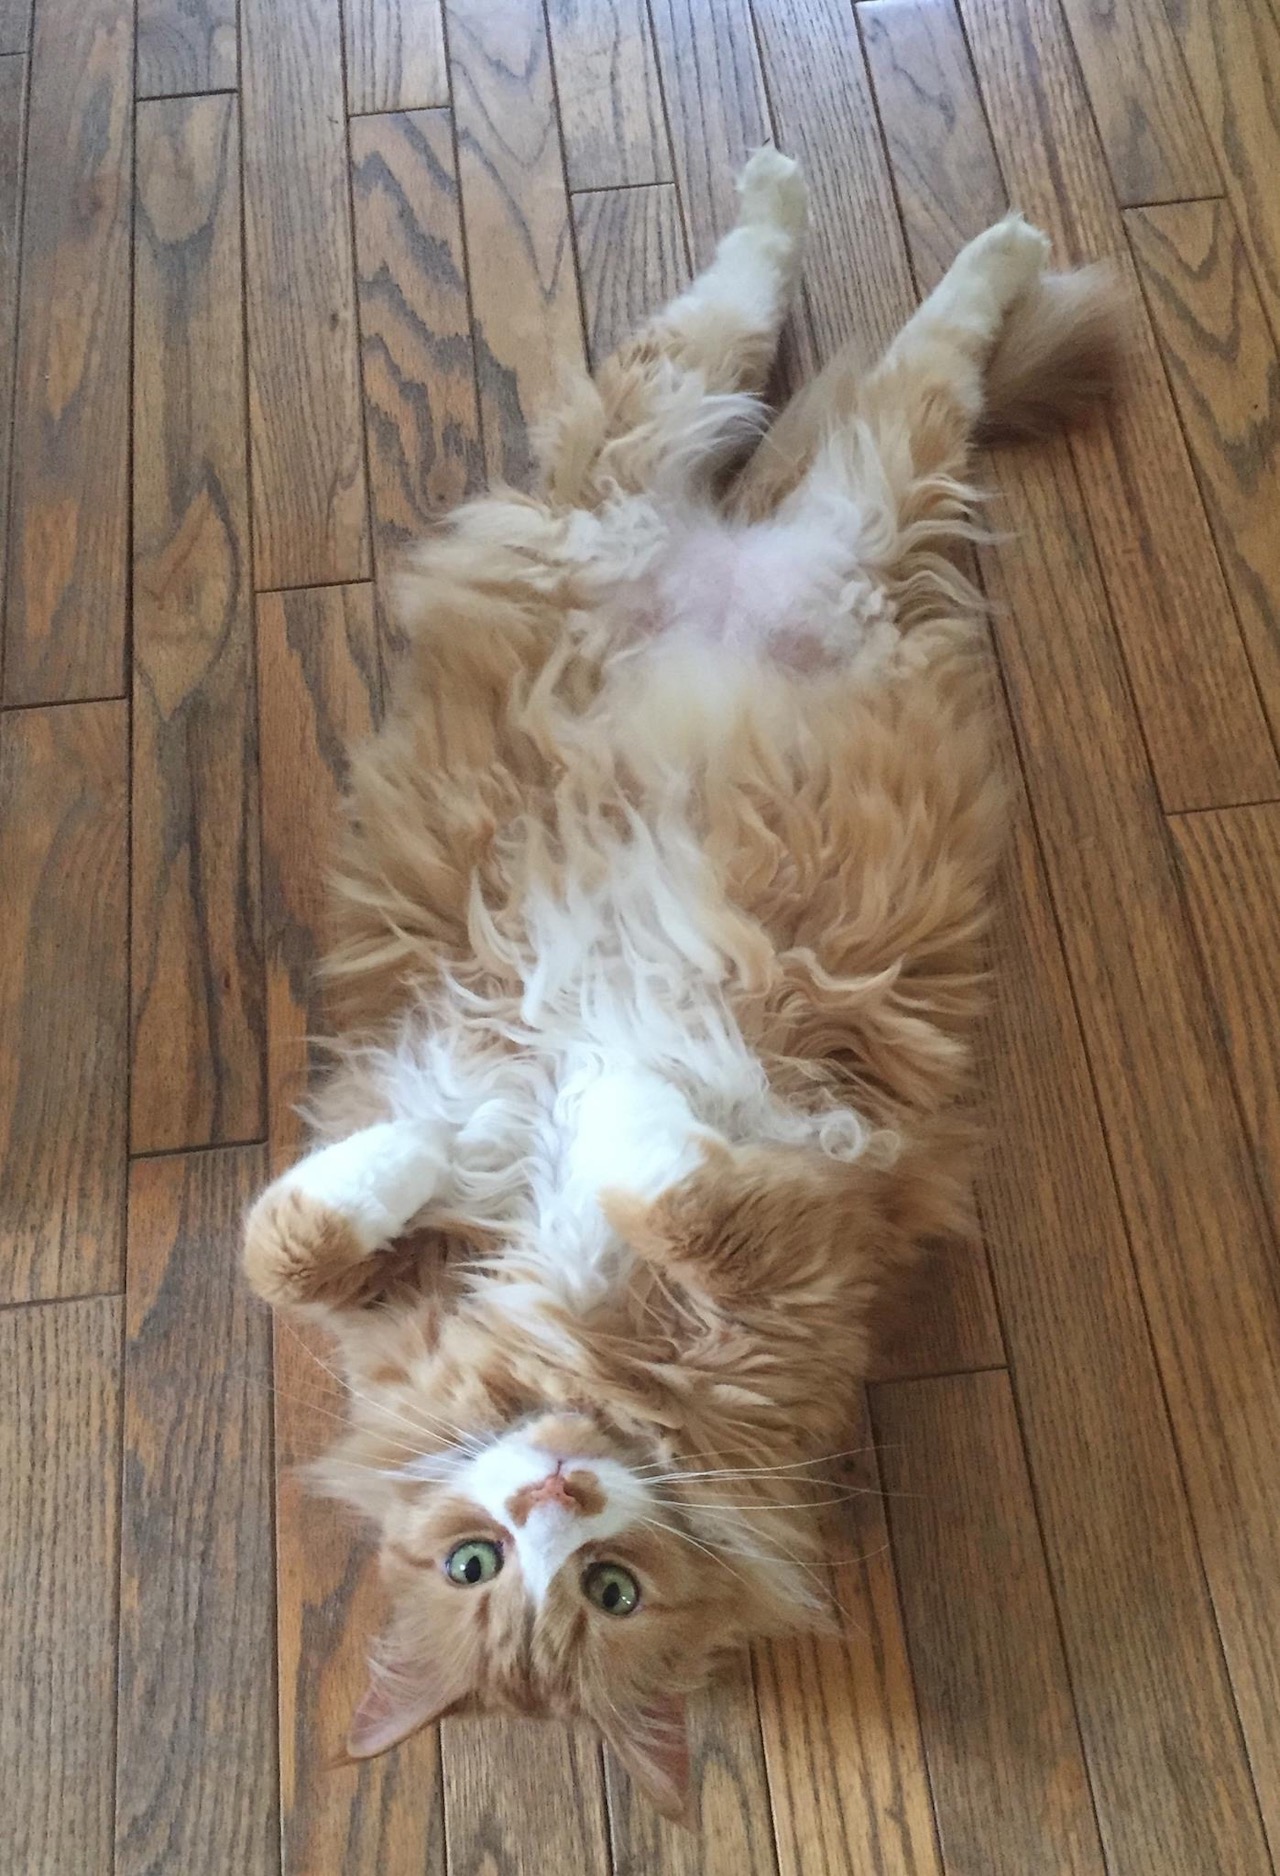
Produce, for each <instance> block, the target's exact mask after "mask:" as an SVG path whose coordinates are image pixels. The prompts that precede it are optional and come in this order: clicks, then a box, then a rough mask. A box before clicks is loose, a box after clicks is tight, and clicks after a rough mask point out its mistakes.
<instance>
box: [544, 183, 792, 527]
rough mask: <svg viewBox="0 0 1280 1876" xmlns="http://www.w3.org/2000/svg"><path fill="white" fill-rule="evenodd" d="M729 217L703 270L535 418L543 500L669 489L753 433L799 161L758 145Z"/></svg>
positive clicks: (773, 339) (775, 326)
mask: <svg viewBox="0 0 1280 1876" xmlns="http://www.w3.org/2000/svg"><path fill="white" fill-rule="evenodd" d="M738 189H739V194H740V197H741V209H740V212H739V216H738V221H737V225H736V226H735V227H734V228H733V229H731V230H730V232H729V233H728V234H727V235H726V236H725V237H724V239H723V240H722V241H721V243H720V245H719V247H718V248H717V249H716V253H715V257H714V259H713V260H712V262H711V265H710V266H709V267H708V268H707V269H706V271H705V272H703V273H701V274H699V275H698V277H697V279H696V280H694V282H693V284H692V285H691V286H690V287H689V288H688V289H687V291H685V292H684V293H682V294H681V295H680V296H679V298H678V299H676V300H674V301H672V303H671V304H670V305H669V306H668V307H666V308H665V310H664V311H662V312H660V313H658V314H657V315H656V316H655V317H654V318H653V319H651V320H650V321H649V322H648V324H647V325H645V326H644V327H643V328H642V329H641V330H640V332H639V333H637V334H636V336H635V337H634V338H632V339H629V340H627V341H626V343H625V344H624V345H622V346H621V347H620V348H619V350H618V351H617V352H615V353H614V354H613V356H612V357H611V358H609V359H607V360H606V361H605V363H604V364H603V365H602V366H601V367H600V370H599V371H598V373H597V375H596V379H595V382H594V383H593V384H592V383H587V382H584V383H583V384H582V385H581V386H579V387H578V389H577V390H576V391H575V392H574V393H573V394H572V395H571V396H570V397H568V398H567V399H566V400H565V402H564V403H563V405H562V406H561V407H560V409H559V410H557V411H556V412H555V413H554V415H553V416H552V418H551V419H550V421H549V422H548V423H547V424H546V425H545V426H544V431H543V442H542V457H543V462H544V466H545V472H546V482H547V491H548V493H549V494H550V495H551V497H552V498H553V500H555V501H557V502H560V503H564V504H566V505H572V506H576V507H595V506H596V505H597V504H598V503H599V502H600V501H601V500H603V499H604V498H605V496H606V495H608V494H609V493H611V492H613V491H615V490H619V489H620V490H622V491H623V492H631V491H636V490H642V489H653V488H663V489H670V490H672V491H673V492H678V491H679V490H680V489H681V488H682V487H687V486H688V485H690V484H693V483H697V482H698V481H701V480H705V479H706V478H707V477H708V476H709V475H710V474H711V473H712V472H713V471H714V470H715V469H716V468H717V467H718V466H719V465H720V464H721V463H723V462H724V460H725V459H726V457H727V456H728V455H730V454H732V453H733V451H734V450H735V449H736V448H738V447H740V446H742V445H744V444H745V443H746V442H748V441H749V440H750V438H751V437H752V436H753V434H754V433H755V430H756V427H757V423H758V416H757V406H756V404H755V399H756V398H758V396H759V394H760V393H761V391H763V389H764V385H765V381H766V379H767V377H768V375H769V370H770V367H771V365H772V362H773V356H774V352H775V350H776V348H777V343H778V335H779V333H780V332H781V329H782V322H783V320H784V318H785V316H786V312H787V307H788V304H789V302H790V299H791V295H792V292H793V289H794V287H795V284H796V281H797V278H798V276H799V271H800V262H801V257H802V252H803V247H804V235H805V229H806V225H807V219H808V208H807V192H806V189H805V183H804V178H803V176H802V174H801V172H800V169H799V167H798V166H797V165H796V163H794V162H793V161H792V159H791V158H790V157H787V156H783V155H781V154H780V152H779V151H777V150H775V149H773V148H771V147H768V146H766V147H765V148H764V149H761V150H757V151H756V153H755V155H754V156H753V157H752V158H751V160H750V161H749V162H748V164H747V165H746V168H745V169H744V170H743V172H742V175H741V177H740V179H739V183H738Z"/></svg>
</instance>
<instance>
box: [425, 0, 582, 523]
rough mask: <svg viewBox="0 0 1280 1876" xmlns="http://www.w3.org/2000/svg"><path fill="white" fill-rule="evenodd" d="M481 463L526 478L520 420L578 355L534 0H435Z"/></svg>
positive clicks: (562, 202)
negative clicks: (463, 245)
mask: <svg viewBox="0 0 1280 1876" xmlns="http://www.w3.org/2000/svg"><path fill="white" fill-rule="evenodd" d="M445 17H446V21H447V26H448V36H449V58H450V70H451V74H452V79H453V101H454V113H455V117H456V123H457V133H458V172H459V181H460V183H461V187H462V209H463V220H464V223H465V227H466V235H467V258H468V265H469V269H470V276H471V308H472V315H473V321H474V340H475V347H476V369H477V374H478V380H479V387H480V418H481V425H482V432H483V436H484V453H485V463H486V466H487V468H488V472H489V476H490V478H491V479H493V480H495V481H503V482H509V483H513V484H514V485H516V486H517V487H524V486H527V485H528V483H529V482H530V481H531V480H532V477H533V473H534V462H533V453H532V450H531V447H530V443H529V425H530V420H531V419H532V418H534V417H535V416H536V415H537V414H538V413H539V412H540V411H541V410H542V409H544V408H545V406H546V404H547V401H548V399H549V398H550V397H552V396H553V395H554V394H555V392H556V390H557V388H558V385H559V381H560V379H561V377H562V376H563V374H564V373H565V371H566V370H573V369H577V368H580V367H581V365H582V363H583V360H584V356H585V353H584V348H583V337H582V320H581V315H580V312H579V307H578V292H577V282H576V279H575V277H574V266H573V236H572V229H571V224H570V217H569V201H568V197H567V195H566V193H565V186H564V165H563V160H562V157H561V151H560V133H559V129H558V127H557V124H556V114H555V99H554V94H553V89H552V80H551V59H550V54H549V51H548V47H547V33H546V23H545V19H544V16H543V11H542V6H541V0H466V3H465V4H458V5H451V6H448V7H447V8H446V16H445Z"/></svg>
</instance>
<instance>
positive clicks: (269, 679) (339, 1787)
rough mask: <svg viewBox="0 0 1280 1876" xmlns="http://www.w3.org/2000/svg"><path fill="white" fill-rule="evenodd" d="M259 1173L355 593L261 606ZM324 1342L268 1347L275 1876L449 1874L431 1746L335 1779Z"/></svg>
mask: <svg viewBox="0 0 1280 1876" xmlns="http://www.w3.org/2000/svg"><path fill="white" fill-rule="evenodd" d="M258 670H259V679H260V694H261V703H260V714H261V725H262V814H263V859H264V868H263V877H264V913H265V925H266V938H267V958H268V980H267V981H268V1012H269V1014H268V1024H267V1036H268V1051H269V1064H270V1071H269V1076H268V1085H269V1091H270V1133H271V1169H272V1171H274V1172H279V1171H282V1170H283V1169H284V1167H285V1166H286V1165H288V1164H289V1163H290V1162H291V1161H292V1160H293V1159H295V1158H296V1157H297V1154H298V1152H299V1150H300V1148H301V1146H302V1127H301V1122H300V1120H299V1118H298V1114H297V1110H296V1104H297V1102H298V1101H300V1100H301V1098H302V1096H303V1094H304V1093H305V1091H306V1086H307V1080H308V1041H309V1038H311V1037H315V1036H319V1035H320V1034H322V1033H323V1029H324V1022H323V1012H322V1010H321V1007H320V999H319V996H318V993H317V987H316V980H315V974H314V973H315V965H316V962H317V959H318V956H319V951H320V946H321V942H322V939H321V930H322V926H323V921H324V902H325V889H324V869H325V864H326V859H327V854H328V849H329V843H330V841H331V839H332V836H333V833H334V830H335V828H336V825H337V811H338V794H339V789H340V787H341V784H342V778H343V774H344V771H345V760H346V758H345V751H346V747H347V745H348V744H349V743H351V742H353V741H355V740H357V739H358V738H360V737H361V736H364V735H367V734H368V731H369V729H370V728H371V726H372V724H373V721H374V719H375V717H376V716H377V714H378V698H379V666H378V647H377V636H376V631H375V625H374V608H373V599H372V594H371V591H370V589H369V588H368V587H367V586H354V587H348V588H345V589H342V588H336V587H326V588H323V589H320V590H318V591H315V592H301V593H285V594H279V593H271V594H266V595H264V596H263V597H262V598H261V599H260V600H259V602H258ZM330 1360H331V1355H330V1353H329V1351H328V1348H327V1345H326V1343H325V1340H324V1338H323V1337H321V1336H320V1335H318V1334H316V1335H314V1336H311V1337H309V1338H304V1337H301V1336H299V1335H298V1333H297V1332H296V1331H295V1330H293V1329H291V1328H286V1327H284V1326H283V1325H280V1324H277V1325H276V1336H275V1376H276V1395H275V1434H276V1460H277V1468H278V1474H279V1477H278V1489H277V1500H276V1567H277V1602H278V1609H279V1660H280V1716H281V1717H280V1782H281V1808H282V1813H283V1819H282V1822H283V1830H282V1838H283V1845H284V1858H283V1869H284V1876H314V1872H317V1871H321V1870H323V1871H325V1872H330V1871H331V1872H333V1876H364V1872H365V1871H367V1870H372V1869H376V1870H379V1871H385V1872H386V1876H435V1873H437V1872H440V1871H442V1870H443V1868H444V1852H443V1842H442V1839H441V1836H440V1832H441V1821H440V1819H441V1812H440V1803H439V1793H438V1782H439V1771H438V1748H437V1744H436V1740H435V1736H434V1733H433V1734H431V1735H429V1736H428V1735H425V1734H424V1735H420V1736H419V1737H418V1738H416V1739H414V1740H413V1741H411V1742H410V1743H409V1744H408V1745H406V1746H403V1747H401V1748H400V1750H399V1751H397V1752H395V1753H393V1754H390V1755H389V1756H388V1757H386V1758H384V1759H376V1760H371V1761H369V1762H368V1763H367V1764H365V1765H362V1766H359V1767H356V1766H343V1765H339V1764H337V1763H336V1761H337V1759H338V1758H339V1756H340V1752H341V1748H342V1744H343V1740H344V1737H345V1731H346V1725H347V1721H348V1719H349V1717H350V1714H351V1711H352V1709H353V1708H354V1706H355V1703H356V1701H357V1699H358V1698H359V1694H360V1690H361V1686H362V1684H363V1677H364V1672H365V1664H364V1655H365V1649H366V1647H367V1645H368V1641H369V1637H370V1636H371V1635H372V1633H373V1632H374V1629H375V1627H376V1625H377V1623H378V1622H379V1621H380V1620H381V1615H382V1610H381V1605H380V1600H379V1589H378V1585H377V1581H376V1576H375V1573H374V1572H373V1570H372V1569H371V1568H370V1563H371V1560H370V1558H369V1556H368V1554H367V1551H366V1549H365V1547H364V1546H363V1545H360V1544H358V1543H357V1542H356V1541H355V1533H354V1530H353V1529H352V1528H350V1527H349V1526H348V1525H347V1523H346V1522H345V1521H344V1520H343V1519H341V1518H339V1517H335V1515H334V1511H333V1507H332V1506H331V1505H326V1504H322V1503H321V1502H320V1501H318V1500H317V1499H315V1498H312V1497H310V1496H309V1495H308V1494H307V1493H306V1491H305V1490H304V1488H303V1486H302V1483H301V1481H300V1479H299V1478H298V1477H297V1476H296V1468H297V1467H298V1465H299V1464H300V1463H301V1462H302V1461H304V1460H307V1459H311V1458H314V1457H315V1455H316V1454H317V1453H318V1452H319V1451H320V1450H321V1449H322V1448H323V1447H324V1446H325V1445H326V1444H327V1443H328V1436H329V1434H330V1433H331V1432H332V1431H333V1430H334V1424H335V1423H334V1421H333V1420H332V1418H331V1416H332V1415H333V1414H335V1413H340V1412H341V1407H342V1393H341V1389H340V1387H339V1386H338V1384H337V1382H336V1381H335V1380H334V1379H333V1377H332V1375H331V1374H330V1373H329V1372H328V1371H327V1364H328V1363H329V1362H330Z"/></svg>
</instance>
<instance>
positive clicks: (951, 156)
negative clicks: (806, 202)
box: [858, 0, 1008, 294]
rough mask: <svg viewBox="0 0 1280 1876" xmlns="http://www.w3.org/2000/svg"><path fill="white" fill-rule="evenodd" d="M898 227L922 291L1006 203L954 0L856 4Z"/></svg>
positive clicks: (929, 289) (875, 0)
mask: <svg viewBox="0 0 1280 1876" xmlns="http://www.w3.org/2000/svg"><path fill="white" fill-rule="evenodd" d="M858 20H859V23H860V24H861V27H862V38H863V43H864V45H865V46H866V49H867V63H868V65H869V66H870V69H871V81H872V84H873V85H874V87H875V95H876V100H877V103H878V106H879V116H880V121H881V123H882V124H883V125H884V135H885V144H886V147H887V149H888V152H889V166H890V170H891V172H892V176H893V181H894V186H895V188H896V191H897V199H898V203H899V206H900V208H901V210H902V225H903V228H904V230H905V233H906V237H907V247H908V250H909V252H910V257H911V265H912V269H913V271H914V273H915V277H916V282H917V284H918V286H919V288H920V292H921V293H922V294H925V293H931V292H932V291H933V289H934V288H935V287H936V286H937V284H938V282H939V281H940V280H941V278H942V276H943V274H945V273H946V271H947V269H948V267H950V265H951V263H952V261H953V260H954V259H955V257H956V253H957V251H958V249H959V247H960V246H961V245H962V244H963V242H964V241H965V240H966V239H968V237H969V233H970V231H972V233H973V234H977V233H978V232H979V231H980V230H981V229H983V228H989V227H990V225H991V223H992V222H994V221H999V219H1000V217H1001V216H1002V215H1003V214H1004V212H1005V209H1006V208H1007V207H1008V202H1007V200H1006V198H1005V191H1004V183H1003V181H1002V180H1001V176H1000V166H999V164H998V163H997V162H996V159H995V152H994V151H993V150H992V148H991V137H990V134H989V132H988V130H987V126H986V121H985V119H984V118H983V115H982V105H981V103H980V102H979V99H978V93H977V86H976V84H975V81H974V76H973V67H972V65H971V64H970V61H969V49H968V47H967V46H966V45H965V41H964V32H963V30H962V28H961V25H960V21H959V18H958V17H957V15H956V10H955V6H954V4H953V0H869V3H868V4H863V5H860V6H859V7H858Z"/></svg>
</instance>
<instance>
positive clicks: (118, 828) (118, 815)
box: [0, 702, 129, 1302]
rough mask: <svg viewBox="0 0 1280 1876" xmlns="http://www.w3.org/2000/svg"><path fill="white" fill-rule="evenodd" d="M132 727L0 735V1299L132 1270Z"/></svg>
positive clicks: (58, 719) (96, 719) (122, 711)
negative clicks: (127, 1265)
mask: <svg viewBox="0 0 1280 1876" xmlns="http://www.w3.org/2000/svg"><path fill="white" fill-rule="evenodd" d="M128 735H129V726H128V714H127V711H126V707H125V705H124V704H123V703H115V702H106V703H94V704H77V705H75V706H68V707H65V708H60V709H51V710H24V711H21V712H17V713H14V714H13V715H10V716H6V717H5V718H4V719H3V723H2V725H0V880H3V881H4V892H3V898H2V901H0V931H2V932H3V937H2V938H0V1035H3V1037H4V1045H5V1046H4V1048H3V1049H0V1164H2V1165H3V1167H4V1178H3V1180H2V1181H0V1240H2V1241H3V1243H4V1246H5V1252H6V1255H5V1257H4V1260H3V1269H2V1271H0V1298H2V1299H3V1300H4V1301H7V1302H26V1301H28V1300H30V1299H31V1298H33V1297H41V1296H75V1295H83V1294H87V1293H90V1292H92V1291H96V1290H111V1289H116V1288H118V1287H119V1285H120V1281H121V1277H122V1274H123V1270H124V1171H125V1152H126V1144H125V1120H126V1105H127V1093H126V1089H127V1079H126V1078H127V1051H128V1041H127V1037H128V986H127V977H126V971H127V965H126V955H127V954H126V930H127V910H126V891H127V887H126V881H125V866H126V854H127V842H128V800H127V787H128V780H127V771H128V753H129V752H128Z"/></svg>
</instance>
